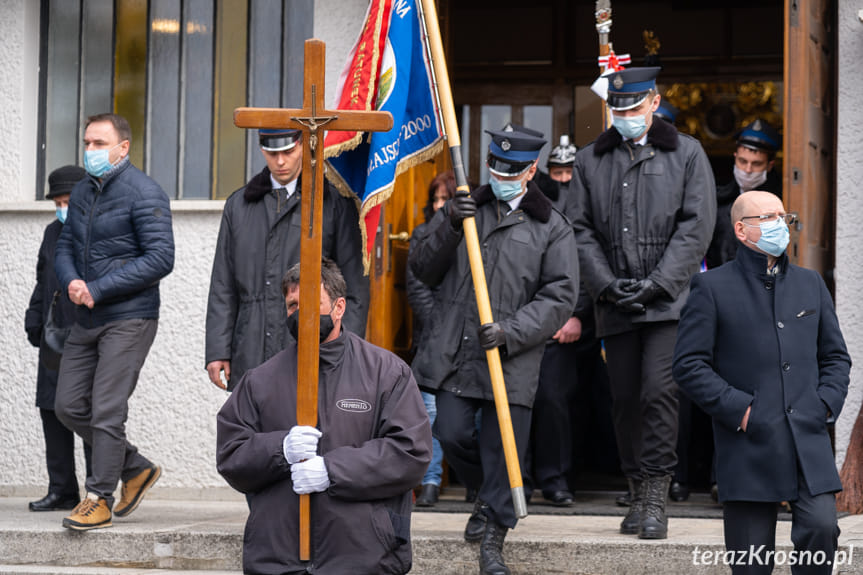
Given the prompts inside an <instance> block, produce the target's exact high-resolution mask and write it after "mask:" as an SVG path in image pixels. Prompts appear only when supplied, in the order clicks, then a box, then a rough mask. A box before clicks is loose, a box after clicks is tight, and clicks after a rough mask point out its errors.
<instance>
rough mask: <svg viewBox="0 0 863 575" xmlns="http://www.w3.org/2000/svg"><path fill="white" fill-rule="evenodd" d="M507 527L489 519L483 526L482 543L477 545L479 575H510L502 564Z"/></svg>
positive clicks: (504, 564)
mask: <svg viewBox="0 0 863 575" xmlns="http://www.w3.org/2000/svg"><path fill="white" fill-rule="evenodd" d="M507 531H509V529H508V528H507V527H505V526H504V525H501V524H499V523H497V522H496V521H494V520H493V519H489V520H488V521H486V524H485V533H483V536H482V543H480V544H479V573H480V575H510V571H509V567H507V566H506V563H504V562H503V540H504V538H505V537H506V532H507Z"/></svg>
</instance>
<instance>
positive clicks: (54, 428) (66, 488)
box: [39, 409, 90, 496]
mask: <svg viewBox="0 0 863 575" xmlns="http://www.w3.org/2000/svg"><path fill="white" fill-rule="evenodd" d="M39 415H41V416H42V434H43V435H44V437H45V465H46V468H47V469H48V493H57V494H59V495H75V496H79V495H80V492H79V491H78V478H77V477H76V475H75V434H74V433H72V431H70V430H69V428H67V427H66V426H65V425H63V424H62V423H60V420H59V419H57V415H56V414H55V413H54V410H53V409H40V410H39ZM84 459H85V460H86V461H87V475H90V446H89V445H87V444H86V443H85V444H84Z"/></svg>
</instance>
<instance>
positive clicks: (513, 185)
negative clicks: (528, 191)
mask: <svg viewBox="0 0 863 575" xmlns="http://www.w3.org/2000/svg"><path fill="white" fill-rule="evenodd" d="M488 183H489V184H490V185H491V191H492V193H493V194H494V197H496V198H497V199H499V200H501V201H504V202H508V201H510V200H511V199H513V198H516V197H518V195H519V194H520V193H521V191H522V188H521V180H513V181H509V180H498V179H497V178H496V177H494V176H493V175H491V176H489V178H488Z"/></svg>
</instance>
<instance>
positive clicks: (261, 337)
mask: <svg viewBox="0 0 863 575" xmlns="http://www.w3.org/2000/svg"><path fill="white" fill-rule="evenodd" d="M258 142H259V144H260V147H261V153H262V154H263V156H264V159H265V160H266V162H267V166H266V167H265V168H264V169H263V170H262V171H261V172H260V173H259V174H257V175H256V176H254V177H253V178H252V179H251V180H250V181H249V183H248V184H246V186H245V187H243V188H240V189H239V190H237V191H236V192H234V193H233V194H231V196H230V197H229V198H228V200H227V201H226V202H225V209H224V212H223V213H222V223H221V227H220V229H219V239H218V243H217V244H216V255H215V257H214V259H213V271H212V276H211V279H210V295H209V298H208V300H207V330H206V331H207V339H206V368H207V374H208V375H209V377H210V381H212V382H213V384H215V385H217V386H218V387H225V384H224V383H222V380H221V376H220V372H224V374H225V379H226V380H227V388H228V389H233V388H234V386H235V385H236V383H237V382H238V381H239V380H240V378H242V376H243V373H245V372H246V370H248V369H251V368H253V367H255V366H258V365H260V364H261V363H263V362H264V361H266V360H267V359H269V358H271V357H273V356H274V355H275V354H276V353H278V352H279V351H281V350H282V349H284V347H285V344H286V343H287V341H288V331H287V329H286V324H285V308H284V300H283V298H282V296H281V295H280V294H279V281H280V279H281V277H282V274H284V273H285V270H287V269H288V268H289V267H290V266H291V265H293V264H295V263H297V262H298V261H300V234H301V227H302V226H301V224H300V211H301V210H300V196H301V193H300V191H301V188H302V186H301V185H300V180H301V178H302V166H303V146H302V132H301V131H300V130H294V129H261V130H259V131H258ZM319 195H320V197H322V198H323V204H324V205H323V210H324V214H323V234H322V249H323V254H324V255H325V256H327V257H329V258H332V259H333V260H334V261H335V262H336V264H337V265H338V266H339V268H340V269H341V270H342V273H344V275H345V278H346V280H347V284H348V293H347V299H348V301H349V302H350V304H351V305H350V306H349V312H348V314H347V316H346V317H345V327H346V328H348V329H349V330H351V331H353V332H354V333H356V334H357V335H359V336H360V337H364V336H365V332H366V314H367V311H368V304H369V283H368V278H366V277H364V276H363V263H362V240H361V238H360V227H359V223H358V222H359V215H358V214H357V208H356V204H355V203H354V201H352V200H350V199H348V198H345V197H343V196H341V195H339V193H338V192H337V191H336V190H335V188H333V187H332V186H331V185H329V183H326V184H325V185H324V189H323V192H322V193H320V192H319Z"/></svg>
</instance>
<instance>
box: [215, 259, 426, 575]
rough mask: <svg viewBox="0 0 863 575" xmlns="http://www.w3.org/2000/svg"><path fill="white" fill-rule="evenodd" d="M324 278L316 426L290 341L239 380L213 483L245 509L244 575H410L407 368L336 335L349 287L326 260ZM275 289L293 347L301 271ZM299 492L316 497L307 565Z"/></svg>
mask: <svg viewBox="0 0 863 575" xmlns="http://www.w3.org/2000/svg"><path fill="white" fill-rule="evenodd" d="M303 273H306V270H303ZM321 278H322V279H321V284H320V286H321V287H320V314H321V315H320V317H321V321H320V326H321V328H320V342H321V343H320V354H319V358H320V371H319V374H320V375H319V381H318V393H319V406H320V417H319V421H318V426H317V427H314V426H309V425H298V423H299V422H298V418H297V411H296V407H297V402H298V393H297V376H296V374H297V369H298V362H300V361H302V360H301V359H299V357H298V349H297V344H296V343H291V344H289V345H288V346H287V348H286V349H285V350H284V351H282V352H281V353H279V354H277V355H276V356H275V357H273V358H272V359H270V360H269V361H267V362H266V363H264V364H263V365H261V366H260V367H257V368H255V369H251V370H249V371H247V372H246V374H245V376H244V377H243V379H242V380H240V381H239V383H238V384H237V385H236V387H235V388H234V392H233V393H232V394H231V396H230V397H229V398H228V400H227V401H226V402H225V405H224V406H223V407H222V409H221V411H220V412H219V415H218V425H217V434H218V439H217V443H218V448H217V449H218V451H217V455H216V458H217V465H218V470H219V473H221V474H222V476H224V477H225V479H226V480H227V481H228V483H230V484H231V486H232V487H234V488H235V489H237V490H238V491H241V492H243V493H245V494H246V495H247V497H248V501H249V509H250V513H249V519H248V521H247V523H246V536H245V538H244V544H243V572H244V573H247V574H260V575H264V574H266V575H271V574H279V575H283V574H295V573H309V572H314V573H316V574H319V575H324V574H328V573H346V572H350V573H368V574H378V573H407V572H408V571H409V570H410V567H411V546H410V513H411V507H412V503H411V488H412V487H413V486H414V485H416V484H417V483H418V482H419V481H420V480H421V479H422V476H423V474H424V473H425V470H426V468H427V467H428V464H429V461H431V428H430V426H429V420H428V415H427V414H426V410H425V406H424V405H423V401H422V397H421V396H420V392H419V388H418V387H417V384H416V382H415V381H414V378H413V375H412V374H411V370H410V368H409V367H408V366H407V365H406V364H405V363H404V362H403V361H402V360H400V359H399V358H398V357H396V356H395V355H394V354H392V353H390V352H388V351H386V350H383V349H381V348H379V347H376V346H374V345H372V344H370V343H368V342H366V341H364V340H363V339H361V338H360V337H358V336H357V335H355V334H354V333H352V332H350V331H349V330H347V329H342V319H343V318H344V317H345V315H346V313H347V306H348V304H347V302H346V298H345V296H346V294H347V289H346V285H345V281H344V279H343V278H342V276H341V274H340V273H339V270H338V268H337V267H336V265H335V264H334V263H333V262H332V261H331V260H324V262H323V264H322V266H321ZM281 287H282V292H283V293H284V297H285V299H284V300H283V301H284V302H285V305H286V307H287V313H288V315H289V321H288V325H289V326H291V327H290V329H291V330H292V331H293V333H294V336H295V337H296V335H297V331H298V320H297V318H298V316H299V307H300V265H299V264H297V265H294V266H293V267H292V268H291V269H290V270H288V272H287V273H286V274H285V277H284V280H283V281H282V284H281ZM300 494H312V499H311V511H312V527H311V544H312V549H313V552H312V555H311V561H309V562H306V561H302V560H301V559H300V558H299V555H298V541H299V533H298V526H297V514H298V512H299V499H300V498H299V495H300Z"/></svg>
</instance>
